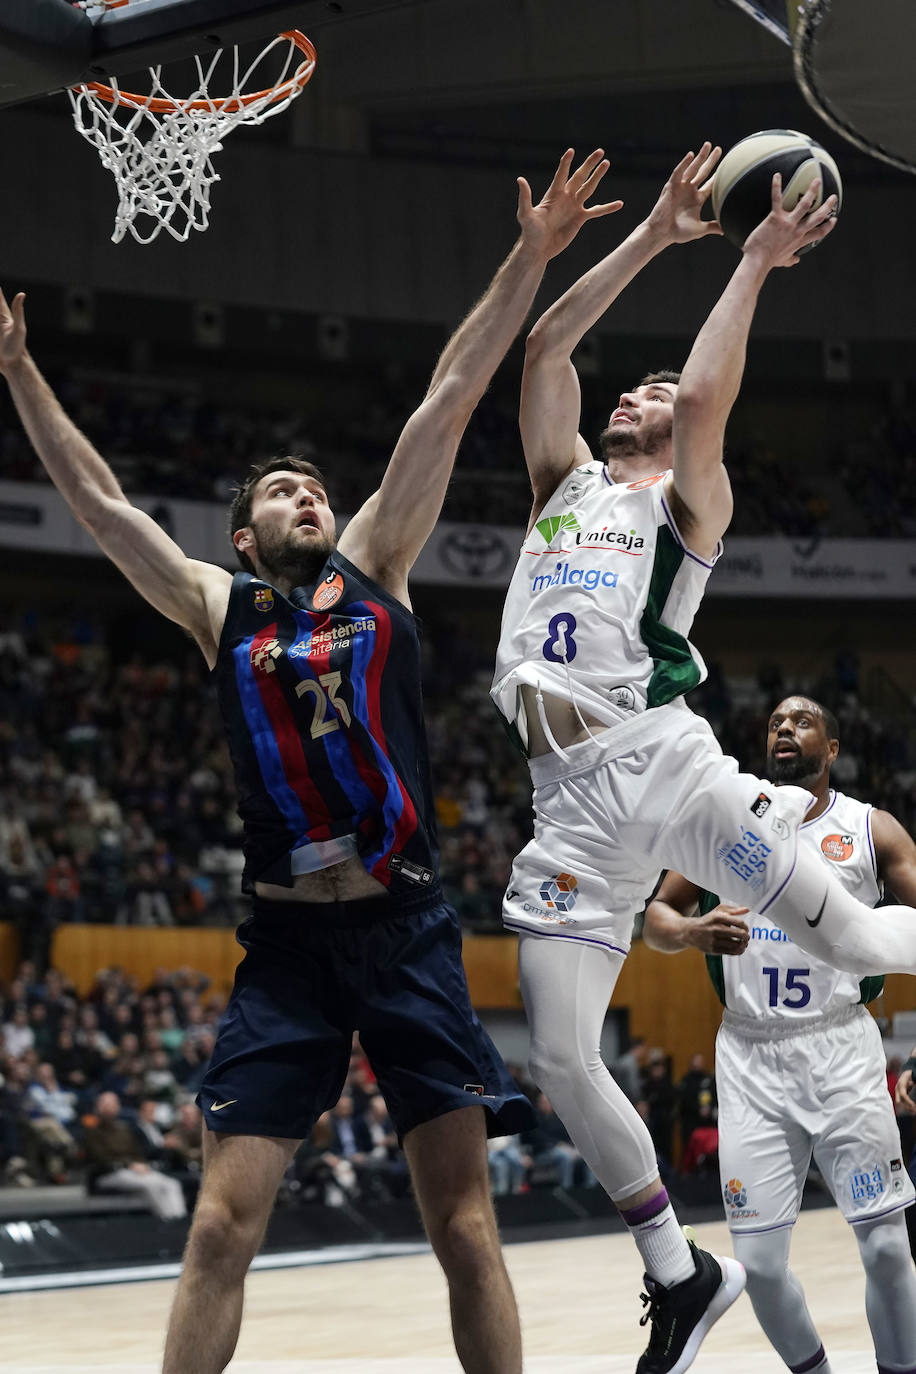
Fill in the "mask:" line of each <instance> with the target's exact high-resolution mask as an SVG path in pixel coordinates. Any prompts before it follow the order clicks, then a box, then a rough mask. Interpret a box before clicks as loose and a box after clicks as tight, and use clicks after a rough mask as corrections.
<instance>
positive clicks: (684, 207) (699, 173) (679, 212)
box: [649, 142, 722, 243]
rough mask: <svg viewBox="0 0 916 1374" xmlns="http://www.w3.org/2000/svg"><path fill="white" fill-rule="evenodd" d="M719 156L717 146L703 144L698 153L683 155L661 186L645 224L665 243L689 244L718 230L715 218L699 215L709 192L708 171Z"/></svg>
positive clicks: (709, 175)
mask: <svg viewBox="0 0 916 1374" xmlns="http://www.w3.org/2000/svg"><path fill="white" fill-rule="evenodd" d="M721 156H722V149H721V148H718V147H717V148H714V147H713V146H712V144H711V143H709V142H706V143H704V144H703V146H702V147H701V148H700V151H699V152H698V153H696V154H694V153H685V154H684V156H683V157H682V158H681V160H680V162H679V163H678V164H677V166H676V167H675V169H674V171H673V172H672V173H671V175H670V177H669V178H668V180H667V181H666V182H665V184H664V186H663V187H662V193H661V195H660V196H659V198H658V200H657V201H656V203H655V206H654V208H653V210H652V212H651V214H650V215H649V225H650V226H651V228H653V229H655V230H657V231H658V232H659V233H661V234H662V235H664V237H665V239H666V240H667V241H668V242H669V243H689V242H690V241H691V239H699V238H704V237H705V235H706V234H721V233H722V230H721V228H720V226H719V224H718V222H717V221H716V220H714V219H702V218H701V215H702V211H703V206H704V205H705V204H706V202H707V200H708V199H709V197H710V195H711V193H712V181H713V178H712V174H713V171H714V170H715V166H716V163H717V162H718V161H719V158H720V157H721Z"/></svg>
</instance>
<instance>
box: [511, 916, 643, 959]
mask: <svg viewBox="0 0 916 1374" xmlns="http://www.w3.org/2000/svg"><path fill="white" fill-rule="evenodd" d="M503 925H504V926H505V927H506V928H507V930H517V931H518V933H519V934H520V935H540V936H542V937H543V938H544V939H545V940H572V941H574V942H575V943H576V944H578V945H594V947H595V949H611V950H613V951H614V953H615V954H622V955H623V956H624V958H626V956H627V955H628V954H629V952H630V951H629V949H621V947H620V945H612V944H611V943H610V941H608V940H590V939H589V938H588V937H587V936H586V935H561V934H560V933H559V932H556V933H555V932H554V931H552V930H532V929H531V927H530V926H519V925H514V924H513V922H512V921H507V920H506V918H505V916H504V917H503Z"/></svg>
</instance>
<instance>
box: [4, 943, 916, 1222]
mask: <svg viewBox="0 0 916 1374" xmlns="http://www.w3.org/2000/svg"><path fill="white" fill-rule="evenodd" d="M224 1005H225V997H224V995H223V994H222V993H219V992H216V991H215V990H214V989H213V988H212V987H210V986H209V983H208V980H207V978H206V977H205V976H204V975H202V974H199V973H196V972H194V971H193V970H192V969H190V968H187V967H184V968H179V969H177V970H175V971H168V970H165V969H159V970H157V971H156V973H155V975H154V977H153V978H152V980H151V981H150V982H149V983H148V984H147V985H146V986H140V984H139V982H138V980H137V979H136V978H133V977H128V976H127V975H125V974H124V972H123V971H121V970H119V969H117V968H108V969H104V970H101V971H100V972H99V973H98V974H97V975H96V978H95V982H94V985H93V986H92V988H91V989H90V990H89V991H88V993H87V994H86V995H85V996H80V995H79V994H78V992H77V990H76V988H75V987H74V985H73V983H72V982H71V981H70V980H69V979H68V978H66V977H65V976H64V975H62V974H61V973H60V972H59V971H58V970H57V969H55V968H53V967H52V968H49V969H47V970H46V971H45V972H41V971H40V970H39V969H38V968H37V966H36V965H35V964H34V963H33V962H31V961H29V960H25V961H23V962H22V963H21V964H20V966H19V968H18V969H17V971H16V974H15V976H14V977H13V979H12V980H11V981H10V982H9V983H7V984H3V983H0V1186H7V1187H19V1188H29V1187H33V1186H36V1185H46V1186H47V1185H53V1184H66V1183H69V1184H73V1183H82V1184H84V1185H85V1188H86V1189H87V1190H88V1192H89V1193H90V1194H128V1195H131V1196H132V1197H134V1198H139V1199H140V1202H141V1205H142V1206H144V1207H145V1208H146V1209H147V1210H149V1211H151V1212H153V1213H155V1214H156V1215H157V1216H159V1217H161V1218H163V1219H172V1218H181V1217H184V1216H186V1215H187V1213H188V1212H189V1211H190V1209H191V1208H192V1207H193V1202H194V1199H195V1196H196V1193H197V1189H198V1185H199V1180H200V1172H201V1153H202V1142H201V1135H202V1121H201V1113H200V1110H199V1109H198V1107H197V1106H196V1104H195V1102H194V1097H195V1095H196V1093H197V1090H198V1088H199V1086H200V1084H201V1081H202V1078H203V1073H204V1069H205V1066H206V1063H207V1060H208V1058H209V1055H210V1053H211V1050H212V1047H213V1043H214V1035H215V1032H216V1028H217V1023H218V1021H219V1017H220V1015H221V1013H222V1010H223V1007H224ZM610 1067H611V1072H612V1073H613V1075H614V1078H615V1080H616V1081H617V1083H618V1085H619V1086H620V1088H621V1089H622V1091H623V1092H624V1093H626V1095H627V1096H628V1097H629V1098H630V1100H631V1101H632V1102H633V1104H634V1105H635V1107H636V1109H637V1110H638V1111H639V1112H640V1114H641V1115H642V1116H643V1118H644V1119H645V1121H646V1124H647V1125H648V1127H649V1131H650V1133H651V1135H652V1139H653V1141H654V1144H655V1148H656V1153H657V1155H658V1160H659V1166H660V1171H661V1174H662V1177H663V1179H664V1180H666V1181H667V1182H669V1183H672V1182H673V1185H674V1186H675V1187H676V1186H677V1180H678V1179H680V1180H684V1179H685V1178H687V1177H689V1176H705V1177H706V1178H708V1179H709V1181H710V1183H709V1189H708V1192H709V1198H710V1200H712V1198H713V1197H714V1196H715V1194H716V1191H717V1166H718V1130H717V1125H716V1122H717V1115H718V1106H717V1100H716V1085H715V1077H714V1074H713V1072H712V1070H711V1069H710V1068H709V1067H708V1066H707V1064H706V1062H705V1060H704V1057H703V1055H702V1054H695V1055H694V1056H693V1057H692V1059H691V1060H690V1064H689V1068H688V1070H687V1072H686V1073H685V1074H684V1075H683V1076H682V1077H681V1078H680V1079H679V1081H677V1082H676V1083H675V1082H674V1081H673V1079H672V1075H671V1059H670V1055H669V1054H668V1053H667V1052H666V1051H665V1050H664V1049H661V1048H659V1047H650V1046H649V1045H648V1044H647V1042H646V1041H645V1040H643V1039H641V1038H636V1039H634V1040H633V1041H632V1042H631V1044H630V1046H629V1048H628V1049H627V1050H626V1052H625V1053H623V1054H621V1055H620V1056H619V1058H617V1059H616V1060H615V1061H614V1062H613V1064H611V1066H610ZM893 1067H894V1066H889V1076H888V1087H889V1090H890V1092H891V1094H892V1095H893V1087H894V1077H893V1074H892V1073H891V1072H890V1069H892V1068H893ZM896 1067H897V1069H899V1063H898V1064H897V1065H896ZM510 1071H511V1072H512V1073H513V1075H514V1077H515V1078H516V1081H517V1082H518V1084H519V1086H520V1088H521V1090H522V1091H523V1092H524V1093H525V1094H526V1095H527V1096H528V1097H529V1099H530V1101H531V1102H532V1104H533V1106H534V1108H535V1112H536V1116H537V1123H536V1125H535V1126H534V1127H533V1128H532V1129H531V1130H529V1131H526V1132H525V1133H523V1134H522V1135H519V1136H513V1137H500V1138H494V1139H492V1140H490V1142H489V1164H490V1178H491V1186H492V1190H493V1193H494V1195H495V1196H504V1195H506V1194H510V1193H513V1194H518V1193H526V1192H529V1191H530V1190H531V1189H533V1188H538V1187H561V1188H565V1189H570V1188H577V1187H583V1188H595V1187H597V1186H598V1180H597V1179H596V1177H595V1176H594V1174H593V1173H592V1172H591V1170H590V1169H589V1167H588V1165H587V1164H586V1162H585V1161H584V1160H583V1159H582V1157H581V1155H580V1154H579V1152H578V1150H577V1149H576V1148H575V1146H574V1145H573V1144H572V1142H571V1141H570V1138H569V1134H568V1132H567V1131H566V1128H565V1127H564V1126H563V1123H562V1122H561V1121H560V1120H559V1118H558V1117H557V1115H556V1113H555V1112H554V1110H553V1108H552V1106H551V1104H550V1102H549V1101H548V1099H547V1098H546V1096H545V1095H544V1094H543V1093H541V1092H539V1091H538V1089H537V1088H536V1086H535V1085H534V1083H532V1082H531V1081H530V1079H529V1078H528V1077H527V1075H526V1072H525V1070H523V1069H522V1068H521V1067H519V1066H517V1065H510ZM911 1127H912V1120H911V1118H903V1119H901V1131H902V1133H903V1132H904V1131H905V1130H907V1129H908V1128H911ZM912 1143H913V1142H912V1140H911V1139H909V1145H910V1146H911V1145H912ZM904 1144H905V1146H906V1144H907V1142H906V1141H905V1142H904ZM908 1154H909V1148H907V1155H908ZM704 1187H705V1185H704ZM409 1192H410V1181H409V1177H408V1171H407V1164H406V1160H405V1157H404V1153H403V1150H402V1149H401V1148H400V1146H399V1143H398V1140H397V1136H396V1133H395V1130H394V1127H393V1125H392V1122H391V1118H390V1116H389V1115H388V1110H387V1107H386V1105H385V1102H384V1100H383V1098H382V1095H381V1093H380V1091H379V1087H378V1084H377V1083H376V1081H375V1078H374V1076H373V1074H372V1070H371V1068H370V1066H369V1063H368V1061H367V1059H366V1057H365V1055H364V1053H363V1051H362V1048H361V1047H360V1045H359V1042H358V1040H357V1039H354V1044H353V1050H352V1054H351V1059H350V1068H349V1072H348V1074H347V1078H346V1082H345V1084H344V1088H343V1092H342V1094H341V1097H340V1101H339V1102H338V1103H337V1105H336V1106H335V1107H334V1108H333V1109H332V1110H331V1111H329V1112H326V1113H325V1114H324V1115H323V1116H322V1117H321V1118H320V1119H319V1121H318V1122H317V1124H316V1126H315V1129H314V1131H313V1133H312V1136H311V1138H310V1139H309V1140H308V1141H306V1142H305V1143H304V1144H303V1145H302V1147H301V1148H300V1150H299V1151H298V1153H297V1155H296V1156H295V1158H294V1160H293V1162H292V1164H291V1165H290V1167H289V1169H288V1170H287V1173H286V1176H285V1178H284V1179H283V1182H282V1184H281V1188H280V1194H279V1197H280V1204H281V1205H299V1204H309V1203H317V1204H323V1205H326V1206H331V1207H341V1206H345V1205H346V1204H348V1203H360V1204H362V1203H374V1202H390V1201H392V1200H397V1199H401V1198H404V1197H406V1196H408V1195H409Z"/></svg>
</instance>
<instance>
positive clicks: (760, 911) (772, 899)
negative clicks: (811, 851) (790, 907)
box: [757, 838, 798, 916]
mask: <svg viewBox="0 0 916 1374" xmlns="http://www.w3.org/2000/svg"><path fill="white" fill-rule="evenodd" d="M797 864H798V841H797V838H796V853H795V857H794V859H793V860H792V867H791V868H790V869H789V871H788V873H787V874H786V876H785V877H784V878H783V880H782V882H781V883H780V884H779V887H777V889H776V891H775V892H774V893H773V895H772V897H770V898H769V899H768V900H767V901H766V902H764V904H763V906H762V907H760V908H759V909H758V911H757V915H758V916H762V915H763V913H764V912H765V911H766V909H767V907H769V906H772V905H773V903H774V902H775V901H776V898H777V897H780V896H781V895H782V892H783V889H784V888H785V886H786V884H787V883H788V881H789V879H790V878H791V877H792V874H793V873H794V872H795V869H796V866H797Z"/></svg>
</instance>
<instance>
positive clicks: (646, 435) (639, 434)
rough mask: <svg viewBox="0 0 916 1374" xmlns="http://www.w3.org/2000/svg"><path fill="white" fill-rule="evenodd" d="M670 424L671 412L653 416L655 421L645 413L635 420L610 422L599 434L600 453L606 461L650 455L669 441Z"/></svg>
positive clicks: (658, 451) (671, 424)
mask: <svg viewBox="0 0 916 1374" xmlns="http://www.w3.org/2000/svg"><path fill="white" fill-rule="evenodd" d="M673 428H674V423H673V420H672V418H671V415H670V413H669V414H667V415H658V416H656V417H654V423H653V422H652V420H651V419H650V418H649V417H647V416H644V417H642V418H640V420H639V421H638V422H636V423H634V422H632V421H627V420H618V421H617V422H616V423H614V422H612V423H611V424H610V425H608V427H607V429H605V430H603V431H602V433H601V435H600V436H599V440H598V442H599V444H600V446H601V456H602V458H603V459H604V461H605V462H606V463H607V462H610V461H613V460H614V459H615V458H652V457H654V456H655V454H657V453H660V452H661V451H662V449H664V448H666V447H667V446H668V445H669V444H670V442H671V435H672V432H673Z"/></svg>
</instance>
